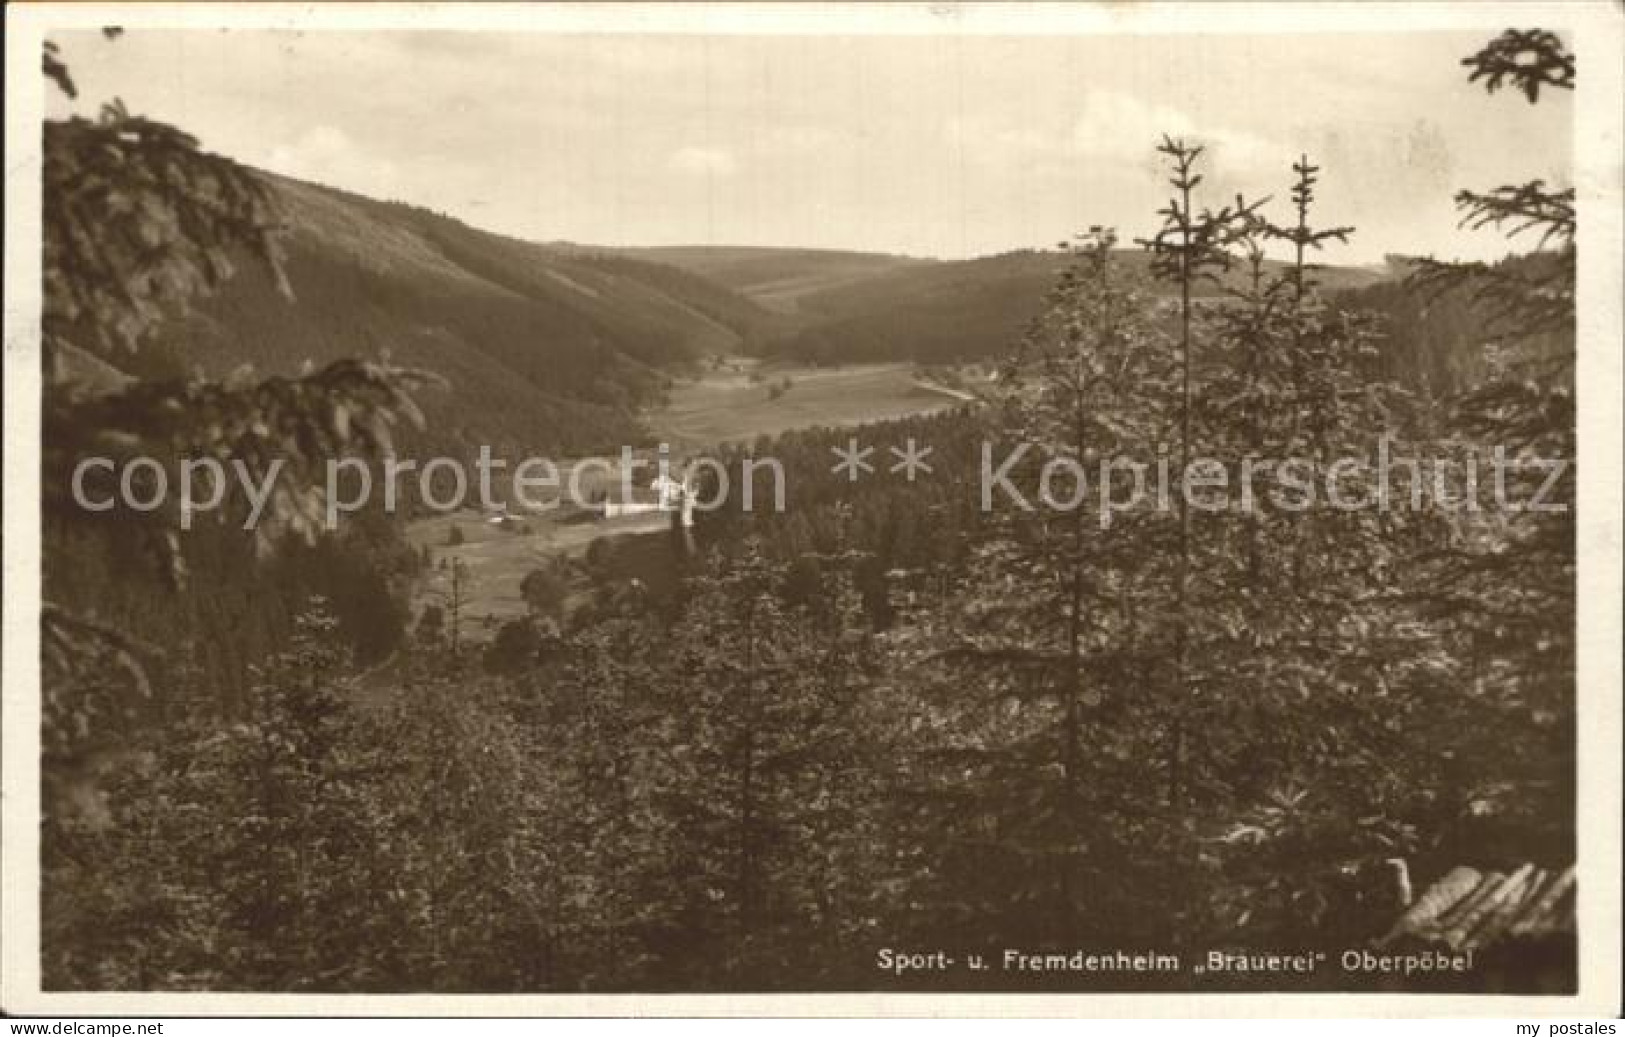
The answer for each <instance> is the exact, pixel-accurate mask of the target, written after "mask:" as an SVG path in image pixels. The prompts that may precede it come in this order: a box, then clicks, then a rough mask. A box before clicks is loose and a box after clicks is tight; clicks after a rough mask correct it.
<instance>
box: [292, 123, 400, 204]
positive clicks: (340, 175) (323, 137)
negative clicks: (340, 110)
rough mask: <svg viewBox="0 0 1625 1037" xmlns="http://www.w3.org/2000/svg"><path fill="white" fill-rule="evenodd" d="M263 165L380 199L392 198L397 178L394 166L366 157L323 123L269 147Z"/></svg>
mask: <svg viewBox="0 0 1625 1037" xmlns="http://www.w3.org/2000/svg"><path fill="white" fill-rule="evenodd" d="M265 165H266V166H267V167H269V168H270V169H272V170H274V171H276V172H278V173H286V174H288V175H289V176H293V177H298V178H300V179H303V180H313V181H315V182H317V183H322V184H332V185H334V186H336V187H345V188H349V189H350V190H352V191H360V192H363V193H366V194H369V195H372V196H373V197H379V198H389V197H393V194H394V192H395V189H396V187H397V186H398V183H399V178H400V177H399V170H398V169H397V168H396V166H395V163H393V162H391V161H389V160H387V159H379V158H375V157H373V156H372V155H369V154H367V153H366V152H365V151H364V150H363V149H362V148H360V147H358V146H357V144H356V143H355V141H354V140H352V139H351V138H350V135H349V134H347V133H345V132H344V131H343V130H341V129H339V128H338V127H337V126H332V125H328V124H325V123H324V124H319V125H316V126H312V127H311V128H310V129H308V130H306V131H305V132H304V133H302V134H300V136H299V137H298V139H296V140H295V141H294V142H293V143H292V144H279V145H277V146H276V147H274V148H272V149H271V152H270V154H269V155H268V156H267V157H266V159H265Z"/></svg>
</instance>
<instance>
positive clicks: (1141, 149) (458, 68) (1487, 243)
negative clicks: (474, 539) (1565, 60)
mask: <svg viewBox="0 0 1625 1037" xmlns="http://www.w3.org/2000/svg"><path fill="white" fill-rule="evenodd" d="M1483 36H1484V34H1481V33H1473V34H1468V35H1461V34H1451V33H1411V34H1408V35H1404V36H1400V35H1391V36H1371V35H1362V36H1348V35H1343V36H1335V37H1334V36H1327V35H1318V36H1264V35H1253V36H1223V37H1215V36H1206V37H1195V36H1140V37H1130V36H1072V37H987V36H959V35H950V34H944V35H937V36H909V37H899V36H886V37H836V36H817V37H814V36H794V37H785V36H780V37H748V36H701V35H693V36H632V35H599V36H579V35H578V36H561V35H545V34H530V33H495V32H367V33H357V32H338V31H318V32H303V33H295V32H286V33H284V32H272V31H265V30H254V31H233V32H226V31H191V32H173V31H172V32H155V31H149V30H141V31H131V32H129V33H126V34H125V35H124V36H123V37H121V38H119V39H117V40H114V41H106V40H103V39H102V38H101V37H100V36H99V35H95V34H65V35H61V36H58V37H56V38H57V39H58V41H59V42H60V43H61V44H62V47H63V51H64V54H63V56H64V57H65V58H66V59H67V61H68V62H69V64H70V67H71V68H72V70H73V73H74V76H75V78H76V80H77V81H78V85H79V87H80V101H79V102H78V103H77V104H74V105H67V104H65V103H64V102H61V101H53V102H52V109H51V110H52V114H55V115H61V114H63V113H64V111H65V110H66V109H68V108H73V109H74V110H77V111H81V112H84V113H87V114H88V113H90V112H91V111H93V110H94V108H95V106H96V105H98V104H99V103H100V102H102V101H104V100H107V99H109V98H112V97H115V96H117V97H121V98H123V99H124V101H125V102H126V103H127V104H128V105H129V107H130V109H131V110H132V111H135V112H138V113H141V114H146V115H150V116H153V117H155V118H161V119H164V120H166V121H170V122H173V123H176V124H178V125H180V126H182V127H183V128H185V129H187V130H189V131H191V132H192V133H193V134H195V135H196V136H198V137H199V138H201V139H202V141H203V143H204V145H205V146H206V147H208V148H209V149H211V150H215V151H219V152H222V153H225V154H228V155H231V156H233V157H235V158H237V159H240V160H242V161H245V162H248V163H250V164H252V165H256V166H260V167H262V168H266V169H271V170H275V171H278V172H282V173H287V174H290V175H293V176H297V177H301V178H304V179H309V180H315V181H319V182H322V183H328V184H333V185H336V186H340V187H345V188H348V189H351V190H354V191H357V192H360V193H363V194H367V195H372V196H375V197H380V198H394V199H400V200H404V201H410V202H413V203H416V204H420V205H425V206H429V207H431V208H434V209H438V210H441V211H445V212H449V213H451V214H452V215H455V216H458V217H460V218H462V219H464V220H466V221H468V222H469V223H472V224H475V225H477V226H480V227H484V228H487V229H491V230H497V231H501V232H504V233H508V234H513V235H516V236H519V237H524V238H530V239H534V240H544V241H545V240H559V239H564V240H571V241H580V242H592V243H599V244H618V245H620V244H624V245H632V244H679V243H681V244H755V245H800V246H815V247H830V248H855V249H867V250H878V251H886V252H902V253H910V254H916V255H927V256H940V257H947V258H956V257H962V256H969V255H978V254H985V253H989V252H998V251H1004V250H1008V249H1013V248H1027V247H1044V246H1048V245H1051V244H1053V243H1054V242H1056V241H1058V240H1059V239H1061V238H1063V237H1066V236H1067V235H1069V234H1070V233H1072V232H1074V231H1076V230H1079V229H1081V228H1083V227H1085V226H1088V225H1090V224H1097V223H1105V224H1113V225H1116V226H1119V227H1120V228H1121V229H1122V230H1123V232H1124V233H1125V234H1126V235H1127V234H1134V233H1141V232H1144V231H1145V230H1146V229H1147V227H1148V225H1149V223H1150V222H1151V220H1152V217H1151V216H1150V215H1149V214H1150V213H1151V212H1152V210H1154V209H1155V208H1156V207H1157V206H1158V205H1160V204H1161V203H1162V201H1163V200H1164V198H1165V197H1166V195H1165V189H1164V188H1162V187H1161V186H1159V183H1158V177H1157V169H1156V163H1155V156H1154V153H1153V150H1152V148H1153V145H1154V144H1155V142H1156V140H1157V139H1158V137H1159V135H1160V134H1162V133H1164V132H1168V133H1173V134H1184V135H1187V136H1189V137H1192V138H1197V139H1200V140H1203V141H1205V142H1208V143H1209V144H1210V147H1211V155H1212V165H1211V176H1210V179H1209V181H1208V184H1207V185H1205V186H1207V187H1210V188H1211V189H1212V192H1211V194H1210V195H1209V197H1210V199H1211V200H1213V201H1215V202H1218V201H1222V200H1227V198H1228V196H1229V195H1231V194H1233V193H1234V192H1235V191H1237V190H1240V191H1243V192H1245V193H1246V194H1247V195H1249V196H1255V195H1262V194H1274V195H1275V196H1276V197H1277V199H1281V200H1284V197H1285V191H1286V187H1287V185H1288V183H1289V177H1290V171H1289V166H1290V164H1291V162H1292V160H1293V159H1294V158H1296V157H1297V155H1298V154H1299V153H1300V152H1304V151H1307V152H1308V153H1309V154H1310V155H1311V157H1312V158H1313V159H1314V160H1315V161H1317V162H1318V163H1319V164H1320V165H1322V166H1323V168H1324V173H1323V187H1322V202H1323V205H1322V208H1321V210H1320V212H1321V217H1322V220H1323V221H1324V222H1327V223H1332V222H1336V223H1347V224H1354V225H1355V226H1356V227H1358V233H1357V234H1356V235H1355V238H1354V243H1353V246H1352V247H1350V248H1348V249H1344V250H1341V251H1340V252H1339V253H1337V254H1336V255H1334V256H1333V255H1329V256H1328V257H1327V258H1328V259H1334V260H1343V261H1348V262H1368V261H1375V260H1378V259H1380V258H1381V257H1382V255H1383V254H1385V253H1388V252H1405V253H1424V254H1425V253H1433V254H1436V255H1440V256H1446V255H1472V256H1483V255H1499V254H1501V253H1502V252H1504V251H1505V245H1504V243H1503V242H1501V241H1499V240H1498V239H1496V238H1495V237H1494V236H1493V235H1488V234H1477V235H1471V234H1466V233H1464V232H1458V231H1457V230H1456V229H1455V215H1454V212H1453V209H1452V207H1451V204H1450V196H1451V194H1452V193H1453V192H1454V191H1455V190H1456V189H1457V188H1459V187H1464V186H1473V187H1481V188H1482V187H1490V186H1494V185H1497V184H1502V183H1510V182H1516V181H1524V180H1529V179H1534V178H1536V177H1543V178H1545V179H1547V180H1548V181H1553V182H1563V183H1567V182H1568V180H1569V174H1568V171H1569V168H1570V158H1569V156H1570V146H1571V129H1570V127H1571V122H1572V115H1573V111H1572V103H1571V99H1570V97H1569V96H1568V95H1562V96H1556V97H1553V98H1551V99H1550V100H1549V101H1548V100H1543V101H1542V102H1541V104H1540V105H1538V106H1531V105H1529V104H1527V103H1526V102H1525V101H1523V100H1522V99H1521V98H1520V97H1517V96H1515V95H1511V94H1505V93H1503V94H1497V95H1495V96H1494V97H1490V96H1487V95H1486V94H1485V93H1484V92H1483V90H1482V89H1480V88H1478V87H1475V86H1469V85H1468V84H1467V82H1466V79H1465V75H1464V71H1463V69H1462V68H1461V66H1460V64H1459V62H1460V59H1461V58H1462V57H1463V56H1464V55H1466V54H1468V53H1470V52H1471V51H1472V50H1473V49H1475V47H1476V45H1477V44H1479V43H1480V42H1482V38H1483ZM1277 204H1279V202H1278V203H1277ZM1281 215H1282V216H1283V217H1284V215H1285V213H1284V211H1282V212H1281Z"/></svg>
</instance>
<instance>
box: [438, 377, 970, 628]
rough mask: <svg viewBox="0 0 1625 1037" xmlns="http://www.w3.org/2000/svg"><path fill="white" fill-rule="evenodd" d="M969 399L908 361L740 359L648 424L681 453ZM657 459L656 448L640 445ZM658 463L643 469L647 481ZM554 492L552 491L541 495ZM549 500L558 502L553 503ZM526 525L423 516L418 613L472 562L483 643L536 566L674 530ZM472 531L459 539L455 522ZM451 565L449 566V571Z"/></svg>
mask: <svg viewBox="0 0 1625 1037" xmlns="http://www.w3.org/2000/svg"><path fill="white" fill-rule="evenodd" d="M786 378H788V379H789V380H790V388H789V389H787V390H785V391H783V392H782V393H779V394H777V395H775V394H774V392H773V390H772V388H771V387H773V386H777V385H781V384H782V383H783V381H784V379H786ZM960 402H962V397H961V396H958V395H956V394H955V393H954V392H953V391H951V390H947V389H942V388H935V387H932V386H930V385H929V384H927V383H924V382H922V381H920V380H919V379H918V378H917V377H916V375H915V374H914V373H913V368H912V367H911V366H910V365H907V364H861V365H852V366H848V367H839V368H799V367H783V366H776V365H775V366H758V365H757V364H756V363H755V362H754V361H752V360H749V359H746V358H730V360H729V361H728V366H727V368H725V369H724V370H720V371H714V372H711V373H709V374H707V375H705V376H704V377H702V378H699V379H696V380H692V381H687V382H684V383H681V384H679V385H678V386H677V387H676V388H675V389H673V390H672V392H671V402H670V405H669V406H668V407H666V408H665V409H663V410H660V411H658V412H655V413H652V414H649V415H648V416H647V420H648V423H649V426H650V428H651V430H652V431H653V432H654V434H655V436H656V437H657V438H658V439H661V440H663V441H665V442H667V443H669V444H671V448H672V454H673V457H674V459H677V458H680V457H681V456H682V455H683V454H685V453H695V452H698V451H701V450H704V449H705V448H707V447H711V446H715V445H718V444H722V443H732V442H740V441H746V440H752V439H755V438H756V437H758V436H762V435H777V434H779V433H782V432H785V431H788V430H790V429H796V428H807V427H810V426H816V425H834V426H839V425H857V424H862V423H865V422H870V421H883V420H886V419H889V418H899V417H904V416H907V415H910V414H920V413H924V412H927V411H932V410H938V409H940V408H942V407H948V406H954V405H956V404H958V403H960ZM637 456H639V457H640V458H652V457H653V456H654V455H653V452H652V451H639V452H638V455H637ZM581 463H582V462H581V461H579V460H577V461H575V462H560V463H559V468H560V473H561V475H560V481H561V483H562V482H566V481H567V480H568V479H569V475H570V471H571V467H572V465H575V464H581ZM652 471H653V470H652V469H650V468H645V469H643V470H642V471H640V472H639V473H638V474H639V478H638V481H639V483H640V484H647V483H648V481H649V478H650V476H651V474H652ZM619 478H620V477H619V474H618V469H616V470H614V471H612V472H610V473H608V474H604V473H599V474H598V475H597V476H596V477H595V478H592V479H583V480H582V481H581V483H580V485H581V487H582V489H583V491H584V492H585V493H586V494H588V495H591V494H593V493H594V492H595V491H599V490H605V491H609V492H611V493H616V492H617V488H618V485H619ZM539 496H545V495H539ZM547 503H549V504H551V503H553V501H552V500H549V501H547ZM514 517H515V519H516V520H517V522H518V525H519V526H520V527H522V528H519V529H512V528H504V527H502V526H499V525H496V524H493V523H492V522H491V521H490V519H491V516H489V515H485V514H482V513H480V512H478V511H475V510H463V511H458V512H455V513H451V514H446V515H436V516H433V517H430V518H424V519H419V520H418V521H416V522H413V523H411V524H410V525H409V526H408V527H407V539H408V540H409V542H410V543H411V544H412V546H413V547H415V548H419V549H421V548H424V547H427V548H428V550H429V556H430V557H429V572H428V576H427V577H426V579H425V580H424V581H423V585H422V586H421V587H420V589H419V592H418V595H417V601H416V602H415V605H416V608H417V610H419V611H421V610H422V609H423V608H424V607H426V606H428V605H430V604H440V605H442V606H444V605H445V604H446V603H447V602H448V601H449V600H450V596H451V577H450V570H451V563H452V560H454V559H455V560H460V561H461V562H462V563H463V566H464V574H465V581H464V586H463V589H462V594H463V607H462V612H463V617H464V619H463V630H462V633H463V636H464V637H465V638H466V639H468V640H471V641H481V640H485V639H487V638H489V637H490V636H491V635H492V634H494V632H495V630H496V628H497V627H498V626H500V625H501V624H502V623H505V622H507V621H508V620H511V619H516V618H518V617H520V616H522V615H524V614H525V602H524V599H523V598H522V597H521V596H520V593H519V584H520V581H522V580H523V579H524V578H525V575H526V574H527V573H529V572H530V571H531V570H532V569H535V568H538V567H539V566H541V565H543V564H544V563H546V562H547V561H549V560H550V559H553V558H557V557H560V556H575V557H578V556H580V555H581V554H583V553H585V552H586V550H587V548H588V546H590V545H591V544H592V542H593V541H595V540H598V539H601V538H603V537H611V536H619V535H624V534H641V533H659V532H662V531H664V530H666V529H667V528H669V516H668V515H666V514H664V513H660V512H655V513H652V514H642V515H630V516H625V517H622V518H617V519H611V520H606V519H602V518H594V517H591V516H590V515H582V514H580V513H579V510H578V509H573V508H569V507H561V508H558V509H557V510H552V509H549V510H546V511H541V512H537V513H534V514H525V513H524V512H522V511H520V510H518V509H515V511H514ZM453 527H456V529H457V530H458V531H459V533H460V534H461V537H462V542H461V543H459V544H452V543H450V541H451V539H452V528H453ZM442 562H444V563H445V567H444V568H442Z"/></svg>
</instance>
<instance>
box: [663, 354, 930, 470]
mask: <svg viewBox="0 0 1625 1037" xmlns="http://www.w3.org/2000/svg"><path fill="white" fill-rule="evenodd" d="M733 363H734V367H735V368H736V369H735V370H731V371H721V372H712V373H709V374H707V375H706V376H705V377H703V378H700V379H698V380H695V381H691V382H682V383H679V384H678V386H677V387H676V388H675V389H673V390H672V391H671V393H670V397H671V402H670V404H669V405H668V406H667V407H666V408H665V409H664V410H661V411H658V412H655V413H653V414H650V415H649V417H648V422H649V426H650V428H651V430H652V431H653V432H654V434H655V436H656V438H658V439H661V440H663V441H665V442H667V443H670V444H671V445H672V448H673V449H674V450H698V449H703V448H705V447H708V446H714V445H717V444H720V443H738V442H744V441H748V440H752V439H755V438H756V437H758V436H763V435H767V436H775V435H778V434H780V433H782V432H786V431H789V430H790V429H797V428H809V427H812V426H816V425H834V426H841V425H861V424H863V423H865V422H870V421H885V420H887V419H889V418H900V417H905V416H907V415H910V414H921V413H924V412H926V411H932V410H937V409H940V408H942V407H946V406H952V405H954V404H956V403H958V402H959V401H958V400H956V399H955V398H954V396H953V395H952V394H950V393H947V392H944V391H943V390H941V389H936V388H933V387H931V386H929V385H927V384H925V383H923V382H921V381H920V380H919V379H918V378H917V377H916V376H915V375H914V373H913V368H912V367H911V366H910V365H908V364H852V365H849V366H845V367H829V368H815V367H787V366H779V365H769V366H756V365H753V364H752V363H751V362H750V361H748V360H735V361H734V362H733ZM785 379H789V381H790V387H789V388H788V389H787V390H785V391H783V392H782V393H780V394H778V395H776V396H775V392H776V389H775V387H776V386H779V385H782V383H783V382H784V380H785Z"/></svg>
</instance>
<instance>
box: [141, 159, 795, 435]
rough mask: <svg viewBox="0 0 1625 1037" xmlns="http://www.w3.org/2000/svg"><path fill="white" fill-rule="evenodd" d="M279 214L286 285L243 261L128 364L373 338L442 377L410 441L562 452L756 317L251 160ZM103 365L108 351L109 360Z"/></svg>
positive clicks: (160, 367)
mask: <svg viewBox="0 0 1625 1037" xmlns="http://www.w3.org/2000/svg"><path fill="white" fill-rule="evenodd" d="M261 175H262V176H264V178H265V179H266V181H267V182H268V183H269V185H270V187H271V194H272V200H273V202H274V204H275V205H276V206H277V207H278V209H279V211H280V214H281V215H282V217H283V218H284V219H285V220H286V221H287V224H288V226H289V230H290V233H289V234H288V236H287V238H286V242H285V248H286V251H287V262H286V276H287V280H288V283H289V286H290V287H291V289H292V293H293V297H292V298H291V299H289V298H285V297H283V296H282V295H280V294H279V293H278V292H277V290H276V287H275V285H274V283H273V282H272V280H271V279H270V277H269V276H268V275H267V274H265V273H264V272H263V271H261V270H258V269H256V268H255V267H254V266H253V265H252V264H244V269H243V270H242V272H241V275H240V276H237V277H234V278H233V279H231V280H230V281H229V282H227V283H226V284H225V285H224V287H223V290H222V291H221V292H220V293H219V294H217V295H215V296H213V297H212V298H210V299H208V300H206V301H204V302H203V303H202V304H201V305H200V306H198V307H197V308H196V311H195V312H194V314H193V315H192V316H191V317H190V318H189V319H187V320H185V321H184V322H183V323H182V324H181V325H180V326H179V327H177V328H175V329H173V330H172V332H171V333H168V334H166V335H165V336H164V337H163V340H162V346H161V348H160V349H157V350H155V351H153V353H152V355H151V356H143V357H142V358H141V361H140V367H139V373H142V374H145V375H149V376H152V375H163V374H175V373H182V372H187V371H190V370H191V369H192V368H193V367H194V366H197V367H201V368H202V370H203V371H204V372H205V373H206V374H210V375H216V376H218V375H222V374H225V373H227V372H230V371H232V370H233V369H235V368H237V367H238V366H239V365H241V364H245V363H246V364H252V365H253V366H254V367H255V368H256V369H257V370H259V371H261V372H265V373H289V372H293V371H297V370H298V369H299V367H300V365H301V364H303V363H305V362H306V361H309V362H311V363H314V364H317V365H320V364H324V363H326V362H329V361H331V360H334V359H336V358H338V357H342V356H348V355H354V354H369V353H374V352H376V351H378V350H381V349H387V350H388V351H389V354H390V356H391V357H392V358H393V359H394V360H395V361H396V362H398V363H403V364H409V365H412V366H416V367H421V368H423V369H425V370H428V371H432V372H435V373H437V374H439V375H441V376H443V377H444V378H445V379H446V381H447V382H448V383H449V386H450V388H449V390H448V391H446V392H443V393H427V394H425V395H424V397H423V399H422V401H421V404H422V406H423V407H424V410H425V413H426V415H427V416H428V418H429V419H430V420H429V421H428V423H427V431H426V432H425V433H424V434H423V435H424V441H425V443H426V444H427V445H430V446H434V447H436V448H440V449H443V450H446V451H448V452H450V453H452V454H453V456H459V455H461V454H463V453H464V452H465V451H466V450H468V449H470V448H471V447H472V445H473V444H478V443H488V444H491V446H492V447H493V449H494V450H495V451H496V452H497V453H499V454H501V453H505V452H506V453H510V454H517V453H519V452H521V451H525V452H529V453H542V452H552V453H555V454H556V453H560V452H565V453H574V452H583V451H587V450H591V449H597V448H618V447H619V446H620V445H621V444H623V443H626V442H629V441H636V440H637V439H639V438H640V433H639V431H638V426H637V422H636V418H635V414H636V411H637V410H638V408H640V407H642V406H645V405H648V404H650V403H652V402H654V401H656V400H657V399H658V397H659V394H660V391H661V387H662V386H663V384H664V383H665V381H666V379H667V378H668V377H669V375H670V374H671V373H673V372H679V371H682V370H684V369H687V368H689V367H690V366H691V365H693V364H695V362H696V361H698V360H699V359H700V358H702V357H705V356H708V355H711V354H715V353H729V352H736V351H738V350H740V349H741V348H742V347H744V346H745V345H746V344H747V343H748V342H749V341H750V340H752V338H753V336H755V335H756V334H758V333H759V329H760V328H761V327H762V326H763V325H764V322H765V321H766V320H767V319H768V315H767V314H766V313H765V312H764V311H762V310H761V309H760V308H759V307H758V306H756V305H755V304H754V303H752V302H751V301H750V300H748V299H746V298H744V297H742V296H739V295H737V294H735V293H733V292H731V291H729V290H727V289H726V288H722V287H719V286H717V285H715V284H713V283H710V282H708V281H705V280H703V279H701V278H697V277H694V276H691V275H688V274H685V273H684V272H683V271H681V270H678V269H676V268H671V267H664V266H661V265H659V264H657V263H653V262H638V261H633V260H629V259H625V258H620V257H614V256H609V255H598V254H596V253H578V252H570V251H560V250H554V249H549V248H546V247H543V246H540V245H535V244H530V243H526V242H522V241H518V240H516V239H513V238H506V237H502V236H501V235H497V234H491V233H488V232H485V231H481V230H476V229H474V228H472V227H469V226H467V225H466V224H463V223H460V222H458V221H456V220H454V219H451V218H449V217H446V216H442V215H438V214H436V213H433V212H429V211H428V210H425V209H420V208H413V207H410V206H406V205H401V204H394V203H387V202H379V201H374V200H372V199H367V198H363V197H360V196H358V195H354V194H350V193H347V192H342V191H337V190H334V189H332V188H327V187H319V186H316V185H312V184H305V183H299V182H296V181H292V180H288V179H286V178H282V177H272V176H269V175H265V174H261ZM113 359H114V361H115V362H124V361H123V359H122V358H119V357H114V358H113Z"/></svg>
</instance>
